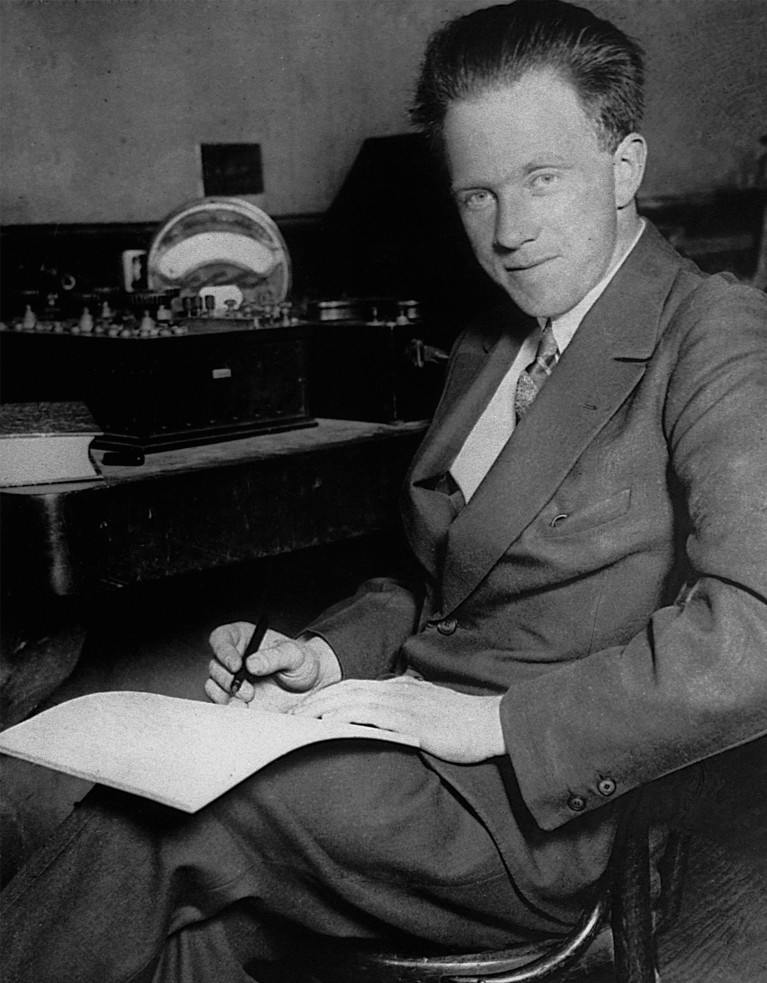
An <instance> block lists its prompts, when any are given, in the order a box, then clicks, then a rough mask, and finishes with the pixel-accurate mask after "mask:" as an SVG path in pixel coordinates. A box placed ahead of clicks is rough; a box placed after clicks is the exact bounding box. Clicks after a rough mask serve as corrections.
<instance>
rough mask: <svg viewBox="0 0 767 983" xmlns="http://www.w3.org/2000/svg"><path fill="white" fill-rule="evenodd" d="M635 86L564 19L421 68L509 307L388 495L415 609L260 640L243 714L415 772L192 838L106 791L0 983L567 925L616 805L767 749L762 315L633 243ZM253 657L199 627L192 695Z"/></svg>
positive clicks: (235, 636) (608, 48)
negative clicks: (375, 737)
mask: <svg viewBox="0 0 767 983" xmlns="http://www.w3.org/2000/svg"><path fill="white" fill-rule="evenodd" d="M641 90H642V63H641V56H640V52H639V49H638V47H637V46H636V45H635V44H634V43H633V42H631V41H630V40H628V39H627V38H626V37H625V36H624V35H623V34H621V32H619V31H618V30H617V29H616V28H614V27H613V26H612V25H610V24H608V23H606V22H604V21H600V20H598V19H596V18H595V17H593V16H592V15H591V14H589V13H587V12H586V11H583V10H580V9H579V8H576V7H572V6H569V5H567V4H563V3H559V2H554V0H537V2H535V0H533V2H530V0H518V2H517V3H512V4H509V5H507V6H500V7H493V8H489V9H487V10H483V11H478V12H476V13H474V14H471V15H469V16H468V17H465V18H461V19H459V20H457V21H455V22H453V23H452V24H450V25H448V26H447V27H446V28H445V29H443V31H441V32H440V33H438V34H437V35H436V36H435V38H434V39H432V41H431V43H430V46H429V49H428V51H427V57H426V61H425V63H424V67H423V70H422V74H421V79H420V84H419V88H418V95H417V103H416V109H415V118H416V120H417V121H418V122H419V123H420V124H421V125H422V126H423V127H425V129H426V130H427V131H428V132H429V133H430V134H431V135H432V137H433V138H434V140H435V143H436V144H437V145H438V146H440V147H441V149H442V152H443V154H444V160H445V163H446V165H447V172H448V175H449V179H450V182H451V186H452V189H453V193H454V196H455V199H456V203H457V206H458V208H459V210H460V213H461V215H462V218H463V221H464V224H465V227H466V231H467V233H468V235H469V238H470V240H471V243H472V245H473V248H474V251H475V253H476V255H477V258H478V260H479V262H480V263H481V264H482V266H483V267H484V268H485V270H486V271H487V272H488V274H489V275H490V276H491V277H492V278H493V279H494V280H495V281H496V282H497V283H498V284H500V286H501V287H503V288H504V290H505V291H506V293H507V294H508V296H509V298H510V300H511V301H513V302H514V305H515V306H513V305H511V304H510V305H508V306H504V307H503V309H500V310H498V311H491V312H488V313H487V315H486V316H485V317H483V318H480V319H478V322H477V324H475V325H472V326H471V327H469V328H468V329H467V331H466V332H465V334H464V335H463V336H462V337H461V338H460V339H459V341H458V343H457V344H456V346H455V350H454V352H453V355H452V360H451V364H450V369H449V373H448V378H447V383H446V388H445V394H444V397H443V400H442V402H441V404H440V406H439V408H438V410H437V413H436V415H435V419H434V421H433V424H432V426H431V428H430V430H429V433H428V435H427V437H426V439H425V440H424V442H423V445H422V447H421V449H420V450H419V452H418V454H417V456H416V459H415V461H414V462H413V465H412V468H411V471H410V474H409V476H408V480H407V487H406V491H405V496H404V505H403V514H404V520H405V526H406V530H407V533H408V536H409V539H410V543H411V545H412V548H413V550H414V551H415V553H416V555H417V557H418V559H419V560H420V563H421V565H422V567H423V574H424V586H425V590H424V592H423V596H420V595H417V594H416V593H413V592H410V591H408V590H407V589H405V588H404V587H402V586H400V585H398V584H396V583H393V582H390V581H387V580H380V581H374V582H372V583H369V584H366V585H363V587H362V588H361V589H360V591H359V592H358V593H357V595H355V597H353V598H351V599H350V600H348V601H346V602H343V603H341V604H339V605H338V606H337V607H336V608H334V609H332V610H330V611H329V612H327V613H326V614H325V615H323V616H322V617H321V618H319V619H318V620H317V621H316V622H315V623H314V624H313V625H311V626H310V628H309V629H308V630H307V632H306V633H305V634H304V635H303V636H302V637H301V638H299V639H298V640H296V641H293V640H290V639H286V638H284V637H283V636H280V635H278V634H276V633H270V634H269V635H267V638H266V640H265V642H264V644H263V645H262V648H261V650H260V651H259V652H258V653H257V654H256V655H255V656H252V657H251V658H250V659H249V660H248V668H249V670H250V671H251V673H252V674H253V676H254V677H255V682H254V683H245V684H244V685H243V686H242V687H241V689H240V691H239V692H238V694H237V697H236V698H237V699H238V700H242V701H244V702H245V703H250V702H251V701H252V702H254V703H255V704H261V705H266V706H270V707H271V708H278V709H281V710H283V711H285V712H292V713H299V714H309V715H313V716H322V717H327V718H332V719H338V720H353V721H358V722H361V723H369V724H374V725H377V726H379V727H385V728H391V729H394V730H399V731H403V732H406V733H410V734H414V735H416V736H417V737H419V738H420V740H421V744H422V749H423V750H422V752H420V753H419V752H414V751H412V750H409V749H404V750H403V749H402V748H399V747H395V746H387V745H382V746H380V747H379V746H377V747H376V748H375V749H374V750H371V749H370V748H369V747H368V746H359V745H357V744H354V743H346V742H333V743H332V744H331V745H329V746H327V747H324V746H323V747H319V748H317V747H315V748H314V749H311V750H306V751H304V752H299V753H297V754H294V755H292V756H290V757H288V758H286V759H283V761H281V762H280V763H279V765H277V766H275V767H273V768H270V769H266V770H265V771H263V772H261V773H259V774H258V775H256V776H255V777H253V778H252V779H250V780H249V781H247V782H245V783H243V784H242V785H241V786H239V787H238V788H236V789H235V790H234V791H233V792H231V793H229V794H228V795H226V796H224V797H222V798H221V799H219V800H218V801H217V802H215V803H213V804H212V805H211V806H210V807H208V808H207V809H206V810H204V811H203V812H202V813H200V814H199V815H197V816H193V817H180V816H178V815H177V814H175V813H173V812H172V811H171V810H160V809H157V808H154V807H151V808H150V807H149V806H145V805H143V804H142V805H141V806H138V805H136V804H135V803H134V802H133V800H130V799H129V798H128V797H125V796H122V795H117V794H115V793H106V792H103V791H102V792H99V793H97V794H96V795H94V796H92V797H91V799H90V801H89V802H87V803H86V804H85V805H84V806H83V807H82V808H81V809H80V810H79V812H78V814H76V815H75V817H74V818H73V819H72V820H71V821H69V822H68V824H67V825H66V826H65V828H64V830H63V832H62V833H61V834H60V836H59V837H58V838H57V839H56V841H55V843H54V844H52V845H51V846H50V847H49V848H48V849H47V851H46V852H45V853H44V854H42V855H41V856H39V857H38V858H36V859H35V861H34V862H33V864H32V865H31V866H30V868H29V869H28V870H27V871H26V872H24V873H22V874H21V875H20V876H19V877H18V878H17V879H16V881H15V882H14V883H13V884H12V885H11V887H10V888H9V891H8V892H7V893H8V894H9V900H8V910H9V912H10V914H9V915H8V916H6V917H7V918H8V920H9V923H10V927H9V931H10V932H11V933H13V934H14V937H15V941H14V942H13V944H12V945H9V946H8V947H7V948H6V952H8V953H10V954H11V955H10V959H8V960H7V962H6V974H8V973H10V975H6V980H8V983H11V981H15V980H30V981H31V980H34V981H35V983H42V981H44V980H55V979H61V978H62V974H64V976H65V977H66V978H67V979H73V980H74V979H77V980H88V981H93V983H96V981H98V983H103V981H107V980H121V981H123V980H125V981H127V980H140V979H155V980H184V981H187V980H198V979H199V980H212V979H215V980H217V981H219V983H227V981H241V980H245V979H247V978H248V977H247V976H246V975H245V973H244V971H243V970H242V968H241V967H242V965H244V963H245V961H246V960H247V959H250V958H254V957H257V958H259V959H260V960H262V961H264V960H267V959H269V958H275V959H284V958H285V954H286V953H285V940H288V943H289V944H290V942H293V945H294V946H295V941H294V940H295V939H296V938H298V936H299V933H300V931H301V930H303V929H306V928H308V929H312V930H314V931H319V932H322V933H325V934H328V935H331V936H336V937H341V936H354V937H367V938H381V939H387V940H390V941H392V940H394V941H401V940H403V939H410V940H414V939H415V940H422V941H424V942H430V943H441V944H445V945H451V946H454V947H457V948H477V947H489V946H496V945H502V944H505V943H507V942H509V941H513V940H515V939H524V938H531V937H540V936H541V935H542V934H546V935H551V934H557V933H561V932H562V931H564V930H565V929H566V927H567V926H568V925H570V924H571V923H572V922H573V921H574V919H575V918H576V917H577V914H578V911H579V909H580V907H581V906H582V904H583V903H584V900H585V898H586V897H587V894H588V890H589V888H590V887H591V886H592V885H593V883H594V881H595V879H596V878H597V877H598V876H599V873H600V872H601V870H602V869H603V867H604V864H605V861H606V857H607V855H608V853H609V849H610V845H611V841H612V837H613V833H614V828H615V823H616V820H617V817H618V815H619V813H620V812H621V809H622V804H623V803H625V802H627V801H629V798H627V797H626V796H625V793H626V792H628V791H630V790H632V789H634V788H637V787H638V786H640V785H646V784H647V783H651V782H654V781H657V780H659V779H661V778H662V777H663V776H666V775H669V774H672V773H677V772H682V771H683V770H684V769H689V768H691V767H693V766H696V768H698V769H699V766H698V763H699V762H701V761H704V760H705V759H707V758H709V757H711V756H712V755H715V754H716V753H717V752H718V751H721V750H724V749H726V748H729V747H733V746H735V745H737V744H739V743H743V742H745V741H747V740H750V739H752V738H755V737H757V736H759V735H762V734H764V733H765V732H767V699H766V697H767V671H766V670H765V654H764V653H765V652H766V651H767V600H766V599H767V564H766V563H765V556H767V524H766V523H765V514H766V513H767V498H765V491H764V489H765V488H767V332H766V331H765V326H766V324H767V303H766V302H765V298H764V296H763V295H762V294H760V293H758V292H757V291H754V290H751V289H749V288H746V287H742V286H739V285H737V284H736V283H734V282H733V281H732V280H731V279H730V278H725V277H705V276H703V275H702V274H701V273H700V272H699V271H698V270H697V269H696V268H695V267H694V266H693V265H692V264H690V263H688V262H685V261H683V260H682V259H681V258H680V257H679V256H678V255H677V254H676V253H675V252H674V251H673V250H672V249H671V248H670V247H669V246H668V245H667V244H666V243H665V242H664V241H663V240H662V239H661V237H660V236H659V235H658V233H657V232H656V231H655V230H654V229H653V228H652V227H651V226H650V225H649V224H648V223H645V222H642V221H641V220H640V219H639V217H638V216H637V211H636V207H635V195H636V191H637V189H638V187H639V184H640V182H641V179H642V173H643V169H644V164H645V142H644V140H643V138H642V137H641V136H640V135H639V133H638V132H637V127H638V123H639V114H640V110H641V101H642V99H641ZM517 308H518V309H519V310H517ZM520 311H521V312H522V313H521V314H520ZM544 383H545V384H544ZM251 631H252V626H250V625H245V624H242V623H239V624H234V625H226V626H223V627H221V628H219V629H217V630H216V631H215V632H214V633H213V636H212V638H211V642H212V646H213V650H214V653H215V656H216V658H215V659H214V661H213V662H212V664H211V678H210V680H209V681H208V684H207V692H208V695H209V696H210V697H211V698H212V699H213V700H215V701H217V702H220V703H224V702H228V701H229V700H230V692H229V691H230V686H231V682H232V674H233V673H234V672H235V671H236V670H237V669H238V668H239V666H240V663H241V653H242V652H243V650H244V647H245V645H246V643H247V641H248V638H249V636H250V633H251ZM251 712H252V711H251ZM364 743H365V742H360V744H364ZM225 750H226V749H225ZM231 751H232V753H235V752H236V749H231ZM699 777H700V776H699V775H696V781H697V780H698V778H699Z"/></svg>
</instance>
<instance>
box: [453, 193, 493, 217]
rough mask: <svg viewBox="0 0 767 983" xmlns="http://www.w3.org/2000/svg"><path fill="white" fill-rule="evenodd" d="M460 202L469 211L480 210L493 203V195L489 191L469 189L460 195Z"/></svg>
mask: <svg viewBox="0 0 767 983" xmlns="http://www.w3.org/2000/svg"><path fill="white" fill-rule="evenodd" d="M458 203H459V204H460V206H461V208H465V209H466V210H467V211H469V212H479V211H482V210H483V209H485V208H488V207H489V206H490V205H491V204H492V203H493V195H492V194H491V193H490V192H489V191H469V192H466V193H465V194H462V195H460V196H459V199H458Z"/></svg>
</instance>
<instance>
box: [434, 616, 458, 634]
mask: <svg viewBox="0 0 767 983" xmlns="http://www.w3.org/2000/svg"><path fill="white" fill-rule="evenodd" d="M457 627H458V622H457V621H456V620H455V618H445V619H444V620H443V621H438V622H437V631H438V632H439V633H440V635H452V634H453V632H454V631H455V630H456V628H457Z"/></svg>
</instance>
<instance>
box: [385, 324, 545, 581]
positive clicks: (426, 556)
mask: <svg viewBox="0 0 767 983" xmlns="http://www.w3.org/2000/svg"><path fill="white" fill-rule="evenodd" d="M497 316H498V317H499V318H500V317H501V316H502V315H500V314H499V315H497ZM503 316H506V317H508V316H509V314H508V312H507V311H505V312H504V315H503ZM513 316H514V315H513V313H512V314H511V317H513ZM517 316H518V315H517ZM526 326H529V325H526ZM499 327H500V330H498V331H496V332H488V333H487V335H486V336H485V337H486V339H487V340H486V341H484V342H483V343H476V344H475V345H473V346H472V347H467V348H466V349H465V350H463V351H461V350H459V351H458V352H457V353H456V355H455V357H454V362H453V364H452V365H451V370H450V375H449V377H448V379H447V382H446V387H445V393H444V396H443V398H442V400H441V402H440V405H439V407H438V409H437V412H436V414H435V416H434V419H433V421H432V424H431V426H430V427H429V430H428V432H427V434H426V436H425V437H424V440H423V441H422V443H421V446H420V447H419V449H418V451H417V452H416V455H415V457H414V458H413V462H412V464H411V467H410V471H409V473H408V476H407V478H406V480H405V488H404V493H405V494H404V501H403V521H404V525H405V533H406V535H407V537H408V540H409V542H410V545H411V548H412V549H413V551H414V552H415V553H416V555H417V557H418V559H419V560H420V561H421V563H422V564H423V565H424V566H425V567H426V569H427V570H428V571H429V572H430V573H431V574H432V575H433V576H436V575H437V574H438V573H439V570H440V568H441V562H440V560H441V556H442V547H443V545H444V540H445V535H446V533H447V530H448V527H449V525H450V523H451V522H452V521H453V518H454V511H453V507H452V506H451V504H450V501H449V499H448V496H447V495H445V494H443V493H442V492H440V491H438V490H436V488H435V485H436V484H437V482H438V480H439V479H440V478H441V477H442V475H444V474H445V472H446V471H447V470H448V468H449V467H450V465H451V464H452V462H453V460H454V459H455V456H456V454H457V453H458V451H459V450H460V448H461V447H462V446H463V443H464V441H465V440H466V438H467V436H468V435H469V433H470V432H471V428H472V427H473V426H474V424H475V423H476V421H477V420H478V419H479V417H480V416H481V414H482V412H483V410H484V409H485V407H486V406H487V404H488V402H489V401H490V399H491V397H492V396H493V394H494V393H495V391H496V389H497V388H498V385H499V384H500V382H501V379H502V378H503V376H504V375H505V373H506V372H507V370H508V369H509V367H510V365H511V364H512V362H513V361H514V358H515V356H516V353H517V351H518V349H519V345H520V343H521V340H522V338H523V337H524V334H523V335H521V336H520V335H516V334H514V333H513V332H512V331H510V330H508V322H507V324H500V325H499ZM493 334H496V335H497V340H496V341H493Z"/></svg>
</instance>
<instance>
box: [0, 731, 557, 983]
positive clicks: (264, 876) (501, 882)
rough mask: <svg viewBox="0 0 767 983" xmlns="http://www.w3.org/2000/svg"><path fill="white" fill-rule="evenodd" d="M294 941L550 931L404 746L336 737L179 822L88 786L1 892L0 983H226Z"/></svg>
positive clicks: (293, 946) (479, 828) (488, 845)
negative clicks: (314, 936)
mask: <svg viewBox="0 0 767 983" xmlns="http://www.w3.org/2000/svg"><path fill="white" fill-rule="evenodd" d="M371 745H373V746H372V747H371ZM559 930H560V931H562V927H561V925H560V926H559ZM307 931H310V932H318V933H322V934H323V935H328V936H331V937H334V938H369V939H382V940H386V941H387V943H390V942H392V941H394V942H401V941H408V940H409V941H415V940H418V941H419V943H420V942H424V943H430V944H431V943H433V944H435V945H438V946H440V945H445V946H449V947H451V948H458V949H467V950H471V949H476V948H490V947H502V946H504V945H506V944H509V943H512V942H515V941H523V940H529V939H534V938H537V937H540V936H541V935H543V934H546V935H550V934H552V933H551V925H547V924H545V919H542V917H541V915H540V913H536V912H535V911H533V910H531V909H530V907H529V906H528V905H526V903H525V900H524V898H523V897H521V895H520V894H519V893H518V892H517V891H516V890H515V887H514V883H513V878H511V877H510V876H509V873H508V871H507V870H506V869H505V867H504V866H503V864H502V862H501V859H500V856H499V854H498V851H497V849H496V847H495V845H494V843H493V841H492V839H491V837H490V836H489V834H488V833H487V831H486V830H485V828H484V827H483V825H482V824H481V823H480V822H479V820H478V819H477V817H476V816H475V815H474V814H473V813H472V811H471V810H470V808H469V807H468V806H466V804H465V803H463V802H462V801H461V800H460V799H459V798H458V797H457V796H456V794H455V793H454V792H453V791H452V789H451V788H450V787H449V786H447V785H445V784H444V782H443V781H442V780H441V779H440V777H439V776H438V775H437V774H436V773H435V772H434V771H432V770H431V769H430V768H429V767H428V764H427V763H425V762H424V760H423V759H422V758H421V756H420V755H419V754H418V753H417V752H415V751H414V750H413V749H410V748H400V747H397V746H395V745H383V744H382V745H380V746H379V745H377V744H374V742H369V741H336V742H327V743H325V744H320V745H314V746H311V747H309V748H305V749H302V750H299V751H296V752H294V753H293V754H291V755H288V756H286V757H285V758H283V759H281V760H280V761H278V762H275V763H273V764H272V765H270V766H268V767H267V768H265V769H264V770H262V771H261V772H259V773H257V774H256V775H254V776H252V777H251V778H250V779H248V780H247V781H245V782H243V783H241V784H240V785H238V786H237V787H236V788H235V789H233V790H232V791H230V792H229V793H227V794H226V795H224V796H222V797H221V798H220V799H218V800H216V801H215V802H213V803H211V804H210V805H209V806H207V807H206V808H205V809H203V810H201V811H200V812H199V813H197V814H194V815H186V814H184V813H181V812H178V811H176V810H173V809H169V808H167V807H164V806H160V805H157V804H156V803H151V802H147V801H145V800H143V799H139V798H137V797H135V796H131V795H128V794H124V793H120V792H115V791H113V790H109V789H104V788H100V787H96V788H95V789H94V790H93V792H91V793H90V794H89V795H88V796H86V798H85V799H84V800H83V802H81V803H80V804H79V805H78V806H77V807H76V809H75V811H74V813H73V814H72V815H71V816H70V817H69V818H68V819H67V820H66V821H65V822H64V823H63V824H62V826H61V827H60V828H59V830H58V831H57V833H56V834H55V835H54V837H53V838H52V840H51V841H50V842H49V843H48V844H46V846H45V847H44V848H43V849H42V850H41V851H40V852H39V853H38V854H36V855H35V856H34V857H33V858H32V859H31V860H30V862H29V863H28V864H27V865H25V867H24V868H22V870H21V871H19V873H18V874H17V875H16V876H15V877H14V878H13V880H12V881H11V882H10V884H9V885H8V887H7V888H6V889H5V891H4V892H3V895H2V922H0V932H1V933H2V959H3V962H2V967H3V977H2V978H3V980H4V981H5V983H129V981H130V983H139V981H141V983H144V981H152V983H211V981H214V980H215V981H216V983H243V981H246V980H249V979H252V978H253V977H252V976H251V975H249V972H248V970H247V967H249V966H252V965H253V964H254V961H255V962H256V963H258V964H261V965H265V966H266V965H272V966H279V965H285V964H286V960H289V959H291V958H293V957H295V956H296V954H297V953H298V952H299V950H300V949H301V946H302V945H305V938H306V932H307ZM302 940H304V941H302Z"/></svg>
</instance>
